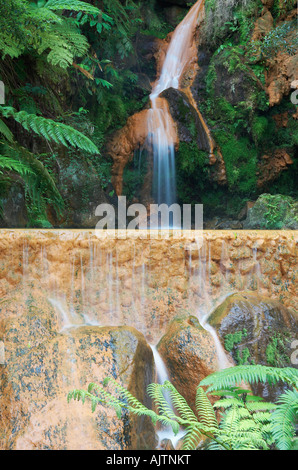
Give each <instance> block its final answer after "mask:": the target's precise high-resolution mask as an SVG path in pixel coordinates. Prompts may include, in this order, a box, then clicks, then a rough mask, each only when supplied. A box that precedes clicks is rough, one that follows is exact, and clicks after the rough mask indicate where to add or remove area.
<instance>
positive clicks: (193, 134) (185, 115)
mask: <svg viewBox="0 0 298 470" xmlns="http://www.w3.org/2000/svg"><path fill="white" fill-rule="evenodd" d="M162 97H163V98H166V100H167V101H168V103H169V108H170V112H171V115H172V118H173V119H174V121H175V122H176V124H177V128H178V137H179V141H180V142H187V143H190V142H193V141H195V142H196V143H197V145H198V148H199V149H202V150H206V151H209V150H210V146H209V141H208V137H207V136H206V133H205V130H204V128H203V126H202V123H201V122H200V120H199V117H198V113H197V111H196V110H195V109H194V107H193V106H192V105H191V103H190V101H189V98H188V97H187V95H186V94H185V93H184V92H183V91H180V90H175V89H174V88H169V89H168V90H166V91H164V92H163V93H162Z"/></svg>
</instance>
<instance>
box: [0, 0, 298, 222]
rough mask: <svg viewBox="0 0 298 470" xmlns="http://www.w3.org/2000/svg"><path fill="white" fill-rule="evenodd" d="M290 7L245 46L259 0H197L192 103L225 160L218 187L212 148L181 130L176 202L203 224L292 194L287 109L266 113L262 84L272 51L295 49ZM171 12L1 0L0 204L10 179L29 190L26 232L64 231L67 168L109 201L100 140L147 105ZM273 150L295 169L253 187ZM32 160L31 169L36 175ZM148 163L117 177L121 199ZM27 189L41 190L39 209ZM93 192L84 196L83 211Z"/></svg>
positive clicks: (283, 6) (131, 195)
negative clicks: (201, 6) (196, 84)
mask: <svg viewBox="0 0 298 470" xmlns="http://www.w3.org/2000/svg"><path fill="white" fill-rule="evenodd" d="M193 3H195V2H189V5H188V6H191V5H192V4H193ZM294 4H295V2H294V1H292V0H287V1H280V0H275V2H274V5H273V7H272V8H271V10H270V11H271V14H272V15H273V27H272V29H271V30H270V31H269V32H267V33H266V34H264V35H263V37H261V38H260V39H258V40H252V35H253V31H254V27H255V24H256V21H257V19H258V18H260V15H262V14H263V11H262V9H263V4H262V2H261V0H241V1H236V0H233V1H228V2H227V1H226V0H206V2H205V7H206V17H205V21H204V23H203V25H202V26H201V29H200V34H201V37H200V43H201V46H200V48H199V53H201V52H203V55H205V56H206V57H207V59H208V60H207V63H208V65H207V66H205V65H204V64H203V67H202V70H205V72H204V73H203V74H202V76H201V78H200V79H201V81H202V83H201V88H200V92H199V96H198V106H199V108H200V111H201V112H202V114H203V117H204V119H205V120H206V122H207V124H208V126H209V129H210V130H211V133H212V135H213V137H214V140H215V142H216V144H217V147H218V148H217V156H218V155H219V154H221V155H222V157H223V160H224V163H225V167H226V176H227V181H226V184H218V182H217V181H216V177H215V174H214V169H213V168H212V167H210V165H208V152H206V151H203V150H200V149H199V148H198V146H197V142H196V141H195V140H196V137H197V136H196V129H194V128H193V123H192V122H186V123H184V124H185V125H186V127H187V128H188V130H189V131H190V133H191V135H192V136H193V141H192V142H181V143H180V146H179V151H178V153H177V155H176V162H177V189H178V198H179V201H180V202H181V203H191V204H195V203H203V204H204V206H205V213H207V214H208V217H210V218H212V217H213V216H214V215H220V216H221V217H222V216H228V217H229V218H233V217H234V218H237V216H238V214H239V212H240V210H241V209H242V208H243V207H244V205H245V203H246V202H247V201H248V200H252V199H253V200H255V199H256V198H257V197H258V196H259V194H261V193H263V192H268V193H271V194H283V195H290V196H292V197H297V185H296V184H295V179H296V178H297V165H298V163H297V158H296V157H295V155H296V154H295V149H296V147H297V134H298V133H297V120H294V119H293V118H292V117H291V116H292V115H293V113H294V111H295V107H294V105H293V104H292V103H291V102H290V100H287V99H286V98H284V100H283V101H282V102H281V103H280V104H279V105H276V106H273V107H270V106H269V103H268V96H267V94H266V80H265V77H266V73H267V72H268V67H269V66H270V64H271V63H273V62H274V60H275V59H276V53H277V51H283V52H284V53H285V54H288V55H289V56H290V57H291V56H292V55H293V54H294V53H295V51H296V49H297V38H296V35H295V21H294V20H293V18H292V19H290V20H289V21H285V18H286V17H287V15H288V14H289V12H290V11H291V10H292V8H294ZM171 11H172V10H171V7H170V6H169V5H166V4H164V2H159V1H158V0H150V1H147V2H141V1H139V0H93V1H91V0H88V1H86V2H83V1H80V0H8V1H6V2H2V3H1V5H0V27H1V34H0V57H1V61H0V80H1V81H3V82H4V84H5V89H6V101H5V107H4V109H6V110H8V109H13V110H14V112H13V114H12V113H8V111H6V112H5V114H3V113H2V118H1V121H0V145H1V149H2V150H1V168H2V173H1V176H0V178H1V180H0V204H1V200H2V198H5V197H6V196H7V195H8V194H9V191H10V188H11V187H14V185H15V184H16V181H17V184H18V185H21V186H22V188H23V192H24V194H25V199H26V206H27V210H28V217H29V221H28V225H30V226H32V224H33V226H34V221H37V220H38V221H40V220H43V221H44V223H45V224H46V225H47V226H50V225H51V224H54V225H57V226H60V224H61V222H63V223H66V224H67V220H66V219H67V217H66V215H65V214H66V212H69V211H68V210H66V212H64V209H63V208H62V206H63V204H62V199H63V200H64V202H65V204H66V209H67V208H68V209H69V206H70V200H69V188H68V187H67V184H66V183H65V181H66V180H67V178H68V173H67V169H68V168H70V167H71V168H73V167H76V168H77V171H78V173H80V172H82V171H84V170H82V168H89V173H88V174H86V186H88V185H89V186H90V185H91V184H92V183H91V182H90V181H91V180H92V181H94V179H96V181H98V186H99V187H100V188H101V190H103V191H104V194H105V197H106V198H107V199H108V200H110V201H112V202H114V201H115V200H114V199H113V198H114V195H115V191H114V188H113V187H112V184H111V174H112V161H111V159H110V158H109V156H108V155H107V152H106V143H107V142H108V141H109V138H110V136H111V135H113V133H114V132H115V131H116V130H117V129H119V128H121V127H123V126H124V125H125V123H126V122H127V119H128V117H129V116H131V115H132V114H134V113H135V112H137V111H140V110H141V109H144V108H145V107H146V106H148V101H149V94H150V92H151V87H152V82H154V80H155V78H156V56H155V53H154V51H155V49H154V47H156V43H155V40H156V38H158V39H164V38H165V37H166V36H167V35H168V33H169V32H171V31H172V30H173V29H174V27H175V25H176V24H178V23H179V22H180V21H181V20H182V19H183V16H184V15H185V13H186V12H187V9H183V8H182V9H178V10H177V11H178V14H177V13H175V14H174V13H173V12H171ZM173 11H174V10H173ZM175 11H176V10H175ZM175 15H176V16H175ZM154 44H155V46H154ZM199 61H200V59H199ZM199 65H200V66H201V63H199ZM285 113H287V114H288V122H287V125H286V126H277V125H276V122H275V117H276V115H279V114H281V115H282V114H285ZM186 120H187V121H188V120H189V117H187V119H186ZM53 123H56V125H54V124H53ZM58 124H60V127H59V128H58V126H57V125H58ZM26 126H27V128H26ZM28 126H29V127H28ZM46 126H50V128H48V129H46ZM71 128H72V129H73V130H71ZM28 129H29V132H26V131H25V130H27V131H28ZM54 129H55V130H56V132H52V131H53V130H54ZM24 131H25V132H24ZM65 132H66V133H65ZM77 132H79V133H80V137H79V140H80V145H78V140H77V138H76V137H78V135H79V134H78V133H77ZM83 136H84V137H83ZM69 139H70V140H69ZM8 144H9V145H8ZM65 144H67V145H65ZM70 147H72V148H70ZM21 149H22V150H21ZM24 149H25V150H26V152H25V151H24ZM278 149H283V150H286V152H287V153H288V155H289V156H290V158H291V159H292V160H293V164H291V165H290V166H289V169H288V170H287V171H285V172H282V173H281V175H280V176H279V177H276V178H275V179H274V181H270V183H268V185H267V186H266V185H265V187H264V186H262V187H260V186H259V185H258V174H259V164H260V162H261V159H262V157H263V156H264V155H265V154H266V155H269V156H270V158H271V157H272V156H273V155H274V152H275V151H276V150H278ZM3 152H4V153H3ZM8 153H9V155H8ZM25 154H26V158H25V157H24V155H25ZM29 155H31V158H30V159H29ZM33 155H34V156H35V161H38V162H39V163H38V168H37V166H36V164H35V169H33V167H32V162H33V158H32V156H33ZM148 157H150V156H146V155H143V157H142V161H141V164H140V165H137V166H136V160H137V158H134V159H132V160H131V163H130V164H129V165H127V167H126V169H125V171H124V176H123V179H124V184H123V187H124V189H123V193H124V194H125V195H127V196H128V199H129V200H130V201H131V200H135V199H136V200H138V199H139V200H140V199H142V189H143V186H144V185H147V186H148V174H149V172H150V165H151V163H150V158H148ZM29 160H30V161H29ZM20 162H21V164H20ZM61 172H62V173H63V174H62V175H61ZM33 175H35V176H33ZM82 191H83V192H84V191H85V193H86V192H88V191H87V190H86V188H85V189H83V190H82ZM59 193H60V198H59V197H58V194H59ZM33 194H35V195H37V194H39V196H38V198H37V199H38V200H39V203H36V201H37V199H36V198H35V197H34V199H32V197H33V196H32V195H33ZM65 194H67V196H66V197H65ZM89 197H90V196H89V195H88V196H86V198H83V199H84V200H85V199H86V201H85V202H86V204H85V206H86V207H87V206H88V201H87V199H88V198H89ZM59 199H60V202H59ZM98 202H101V201H100V200H99V201H98ZM59 206H61V207H60V209H62V213H63V214H62V216H61V217H62V218H61V217H60V216H59V215H58V214H59V212H61V211H59ZM49 213H51V217H50V218H49ZM49 219H51V222H49ZM70 223H71V220H70ZM270 228H276V227H275V226H272V227H270Z"/></svg>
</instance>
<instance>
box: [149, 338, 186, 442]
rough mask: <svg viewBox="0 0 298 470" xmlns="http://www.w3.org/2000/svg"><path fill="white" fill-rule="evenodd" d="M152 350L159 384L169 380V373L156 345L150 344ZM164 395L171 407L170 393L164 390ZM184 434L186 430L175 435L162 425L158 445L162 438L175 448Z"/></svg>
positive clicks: (169, 428) (169, 427)
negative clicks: (169, 441) (170, 442)
mask: <svg viewBox="0 0 298 470" xmlns="http://www.w3.org/2000/svg"><path fill="white" fill-rule="evenodd" d="M150 347H151V349H152V352H153V357H154V362H155V367H156V375H157V382H158V383H159V384H164V382H166V381H167V380H168V381H170V379H169V375H168V371H167V368H166V366H165V363H164V362H163V360H162V357H161V356H160V354H159V352H158V351H157V348H156V346H153V345H150ZM164 396H165V398H166V400H167V401H168V403H169V405H170V406H171V407H172V402H171V398H170V395H169V394H168V393H166V392H164ZM185 434H186V431H183V430H180V431H179V432H178V434H177V435H176V436H175V434H174V432H173V429H172V428H171V426H168V427H164V428H162V429H159V430H158V431H157V437H158V447H157V448H161V444H162V441H163V440H164V439H169V440H171V441H172V444H173V446H174V449H175V448H176V445H177V444H178V442H179V441H180V439H182V438H183V437H184V436H185Z"/></svg>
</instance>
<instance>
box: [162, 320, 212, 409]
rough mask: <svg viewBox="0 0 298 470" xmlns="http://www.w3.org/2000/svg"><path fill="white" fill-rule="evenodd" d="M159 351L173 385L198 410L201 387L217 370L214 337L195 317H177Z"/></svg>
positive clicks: (163, 338)
mask: <svg viewBox="0 0 298 470" xmlns="http://www.w3.org/2000/svg"><path fill="white" fill-rule="evenodd" d="M157 349H158V352H159V354H160V355H161V357H162V358H163V360H164V363H165V366H166V367H167V370H168V374H169V378H170V381H171V382H172V383H173V385H174V386H175V387H176V388H177V390H178V391H179V393H181V395H182V396H183V397H184V398H185V399H186V401H187V403H188V404H189V405H190V406H191V407H192V409H193V410H195V397H196V389H197V386H198V384H199V383H200V381H201V380H203V378H204V377H206V376H207V375H209V374H211V373H213V372H215V371H216V370H218V360H217V352H216V348H215V344H214V340H213V338H212V335H211V334H210V333H209V332H208V331H206V330H204V329H203V328H202V326H201V325H200V323H199V321H198V319H197V318H196V317H192V316H191V317H187V316H185V317H178V318H175V319H174V320H173V321H172V322H171V323H170V325H169V328H168V330H167V332H166V334H165V335H164V336H163V337H162V339H161V340H160V342H159V344H158V346H157Z"/></svg>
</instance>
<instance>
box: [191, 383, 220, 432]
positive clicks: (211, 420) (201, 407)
mask: <svg viewBox="0 0 298 470" xmlns="http://www.w3.org/2000/svg"><path fill="white" fill-rule="evenodd" d="M196 409H197V414H198V419H199V421H200V422H201V423H203V424H204V425H205V426H207V427H209V428H210V427H214V428H218V423H217V419H216V416H215V412H214V409H213V406H212V405H211V403H210V401H209V399H208V397H207V395H206V393H205V392H204V390H203V389H202V387H198V388H197V393H196Z"/></svg>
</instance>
